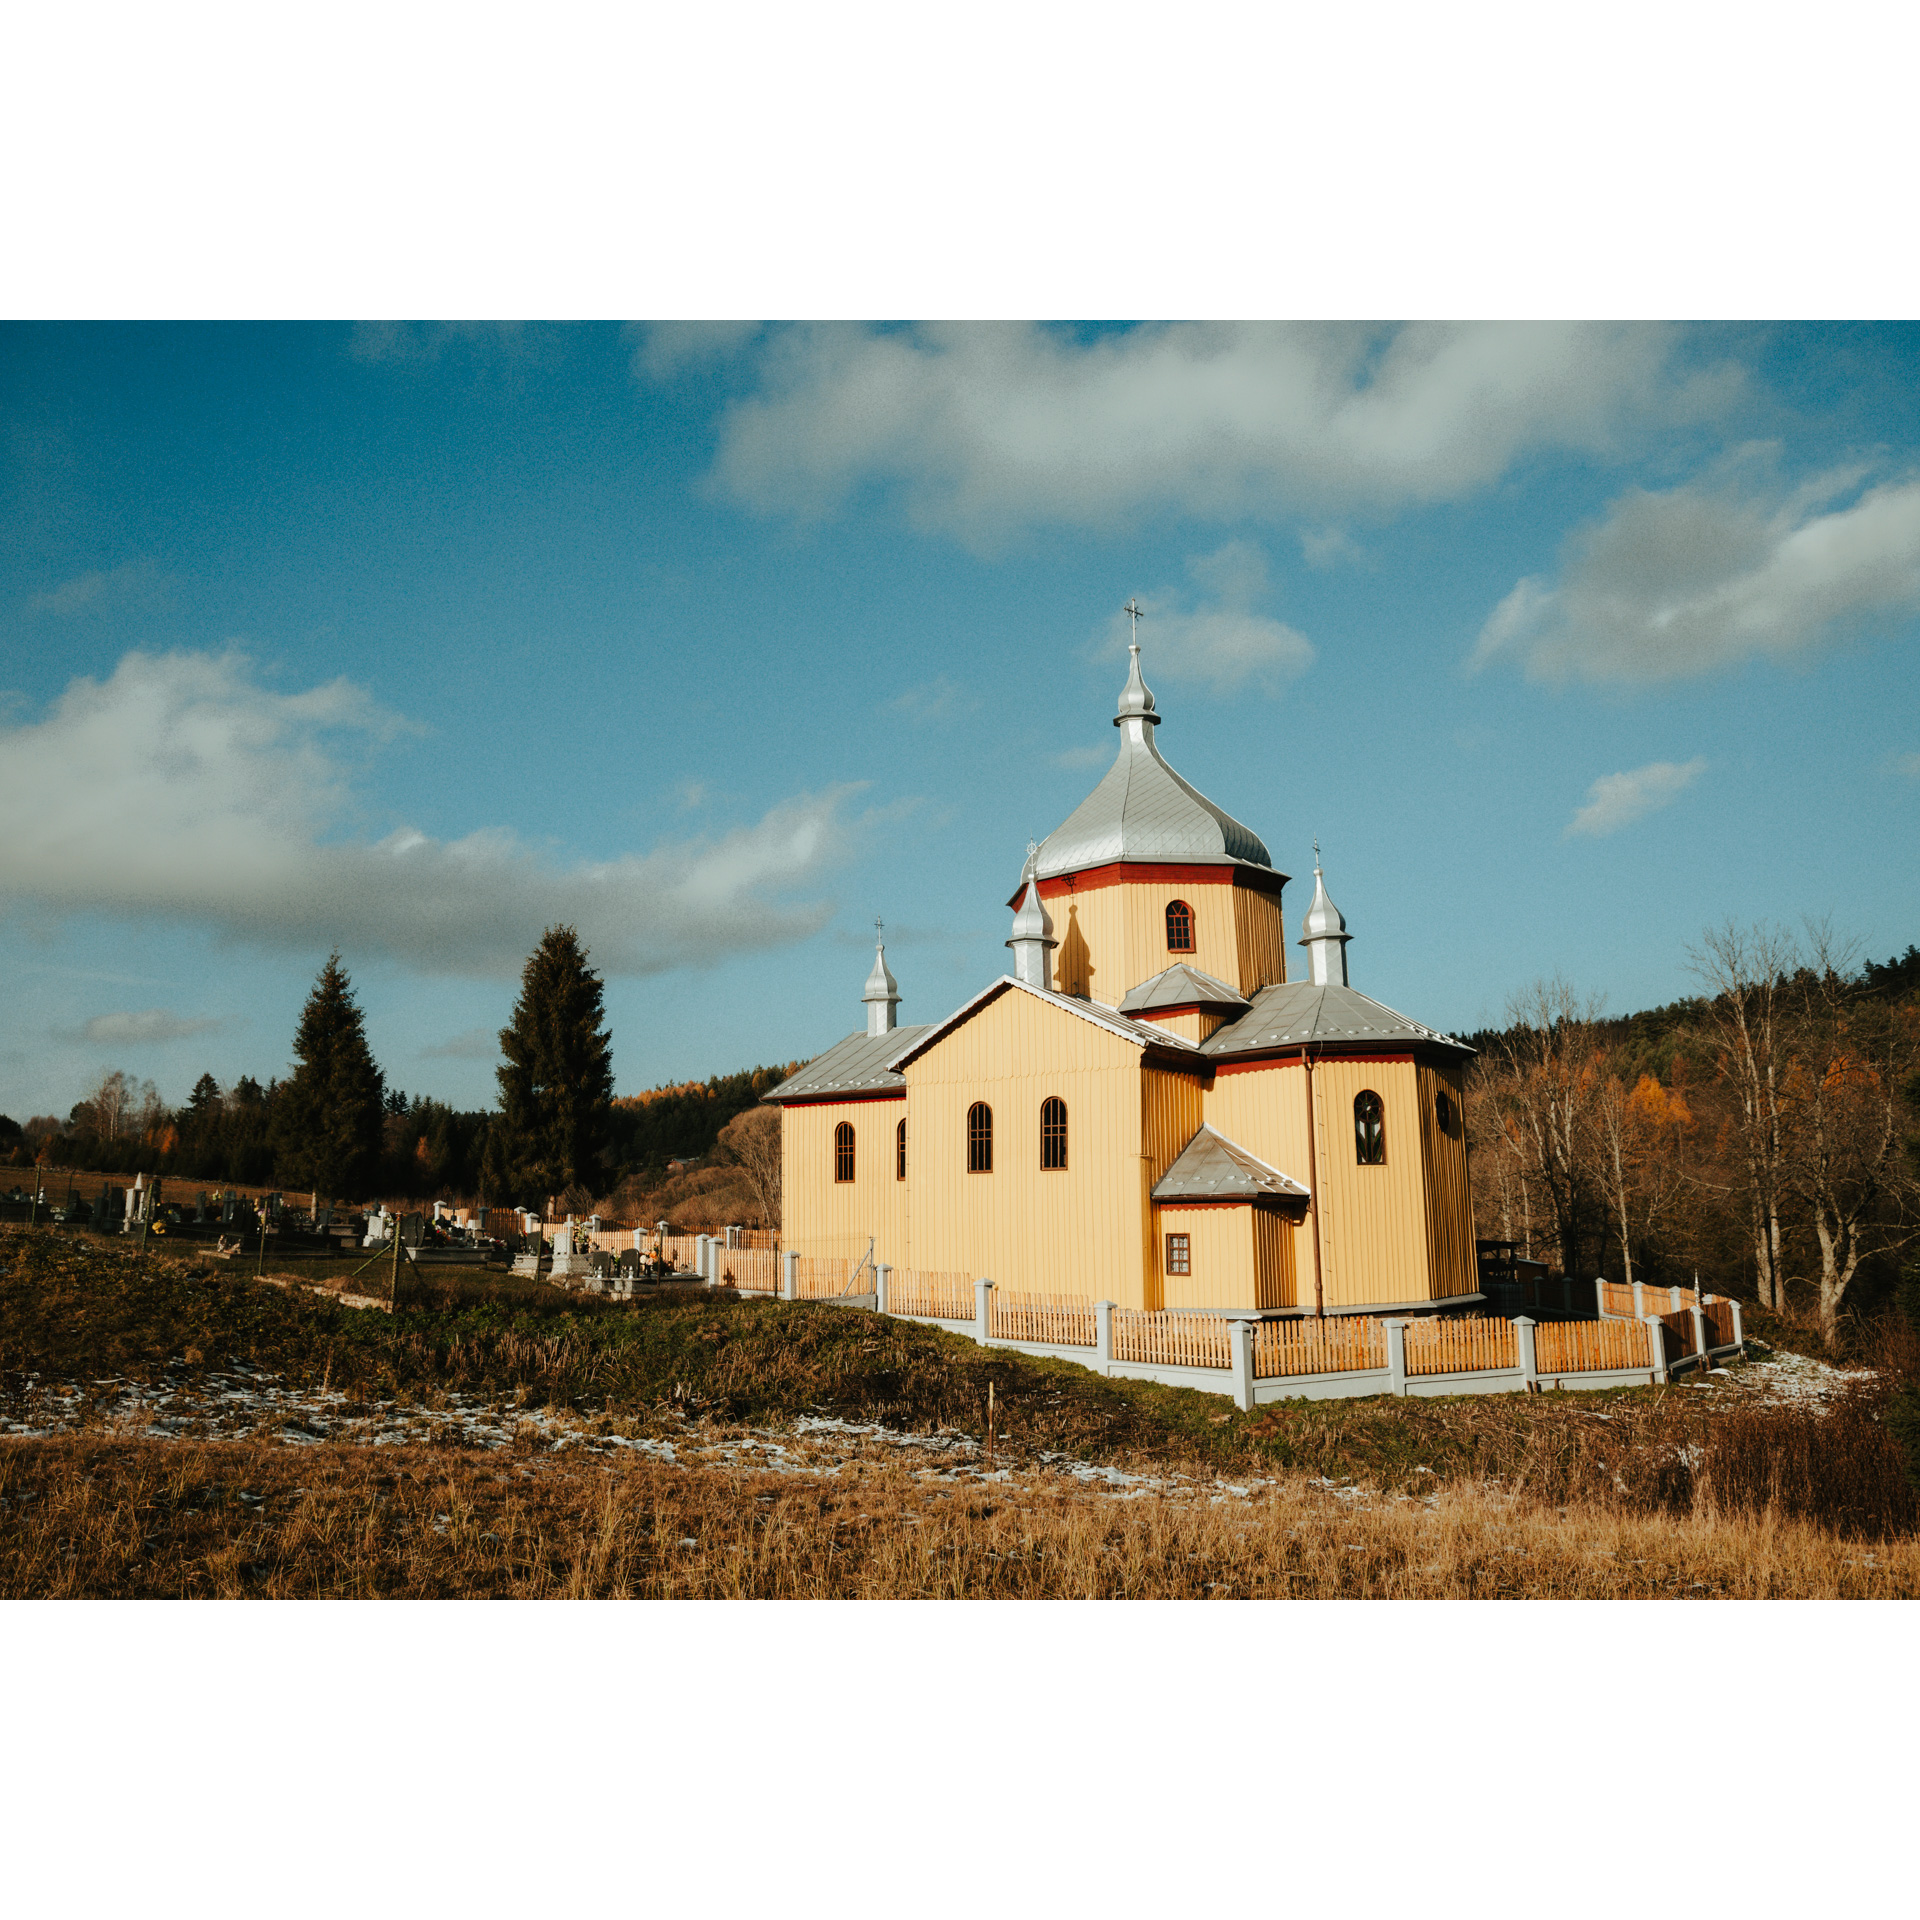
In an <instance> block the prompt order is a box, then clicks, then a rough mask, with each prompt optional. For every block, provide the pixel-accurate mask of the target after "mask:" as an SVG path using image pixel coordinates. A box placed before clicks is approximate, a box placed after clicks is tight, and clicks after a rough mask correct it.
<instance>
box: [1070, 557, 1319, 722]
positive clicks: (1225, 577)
mask: <svg viewBox="0 0 1920 1920" xmlns="http://www.w3.org/2000/svg"><path fill="white" fill-rule="evenodd" d="M1187 571H1188V573H1190V574H1191V575H1192V576H1193V578H1194V580H1195V582H1196V583H1197V584H1198V585H1199V586H1200V588H1201V589H1202V591H1203V592H1204V593H1206V594H1209V595H1211V596H1212V600H1211V603H1210V604H1208V603H1202V604H1201V605H1199V606H1187V605H1183V604H1182V600H1181V596H1179V595H1176V594H1174V593H1171V592H1167V593H1159V594H1142V595H1141V596H1140V605H1141V608H1142V610H1143V618H1142V620H1141V624H1140V654H1141V666H1142V671H1143V672H1144V673H1145V675H1146V680H1147V684H1148V686H1152V685H1153V684H1154V682H1155V681H1156V680H1162V679H1164V680H1169V681H1175V682H1178V681H1187V682H1190V683H1197V684H1199V685H1202V686H1205V687H1207V688H1209V689H1211V690H1212V691H1213V692H1215V693H1232V692H1234V691H1236V690H1237V689H1238V688H1240V687H1242V686H1244V685H1246V683H1247V682H1248V681H1249V680H1252V681H1256V682H1258V683H1259V684H1260V685H1262V686H1264V687H1266V688H1267V689H1268V690H1269V691H1277V690H1278V689H1279V688H1280V687H1281V686H1282V685H1284V684H1285V683H1286V682H1287V681H1289V680H1297V679H1298V678H1299V677H1300V675H1301V674H1303V673H1305V672H1306V670H1307V669H1308V668H1309V667H1310V666H1312V665H1313V660H1314V653H1313V644H1312V642H1311V641H1309V640H1308V639H1307V637H1306V635H1305V634H1303V633H1299V632H1296V631H1295V630H1294V629H1293V628H1292V627H1290V626H1288V625H1287V624H1286V623H1285V621H1282V620H1276V619H1274V618H1273V617H1272V616H1271V615H1269V614H1264V613H1260V612H1257V611H1256V610H1255V603H1256V602H1257V601H1258V600H1259V599H1260V598H1261V597H1262V596H1263V595H1264V594H1265V593H1266V591H1267V557H1266V555H1265V554H1264V553H1262V552H1261V550H1260V549H1259V548H1258V547H1256V546H1255V545H1253V543H1252V542H1251V541H1247V540H1229V541H1228V542H1227V544H1226V545H1225V546H1224V547H1221V548H1219V549H1218V550H1217V551H1216V552H1213V553H1205V554H1199V555H1196V556H1195V557H1194V558H1193V559H1191V560H1189V561H1188V562H1187ZM1131 637H1132V626H1131V623H1130V622H1129V620H1128V618H1127V616H1126V615H1125V614H1124V613H1115V614H1114V615H1113V617H1112V618H1111V619H1110V620H1109V621H1108V623H1107V628H1106V636H1105V642H1104V645H1103V647H1102V649H1101V650H1102V651H1103V652H1108V653H1111V652H1114V651H1116V650H1119V649H1124V647H1125V646H1126V643H1127V641H1128V640H1129V639H1130V638H1131Z"/></svg>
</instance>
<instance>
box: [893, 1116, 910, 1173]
mask: <svg viewBox="0 0 1920 1920" xmlns="http://www.w3.org/2000/svg"><path fill="white" fill-rule="evenodd" d="M893 1177H894V1178H895V1179H896V1180H904V1179H905V1178H906V1177H907V1123H906V1121H905V1120H902V1121H901V1122H900V1124H899V1125H898V1126H897V1127H895V1128H894V1130H893Z"/></svg>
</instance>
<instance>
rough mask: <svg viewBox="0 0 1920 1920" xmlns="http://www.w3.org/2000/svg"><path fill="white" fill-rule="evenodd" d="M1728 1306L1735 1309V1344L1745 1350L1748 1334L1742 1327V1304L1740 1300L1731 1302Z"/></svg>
mask: <svg viewBox="0 0 1920 1920" xmlns="http://www.w3.org/2000/svg"><path fill="white" fill-rule="evenodd" d="M1727 1305H1728V1306H1730V1307H1731V1308H1732V1309H1733V1344H1734V1345H1735V1346H1736V1347H1742V1348H1744V1347H1745V1346H1746V1344H1747V1334H1746V1329H1745V1327H1744V1326H1742V1325H1741V1322H1740V1302H1739V1301H1738V1300H1729V1301H1728V1302H1727Z"/></svg>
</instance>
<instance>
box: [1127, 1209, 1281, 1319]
mask: <svg viewBox="0 0 1920 1920" xmlns="http://www.w3.org/2000/svg"><path fill="white" fill-rule="evenodd" d="M1153 1216H1154V1231H1155V1233H1156V1235H1158V1236H1159V1239H1158V1245H1157V1251H1158V1253H1159V1255H1160V1260H1161V1263H1162V1265H1164V1264H1165V1261H1166V1238H1165V1236H1166V1235H1167V1234H1170V1233H1184V1234H1185V1235H1186V1236H1187V1243H1188V1248H1189V1251H1190V1253H1191V1256H1192V1257H1191V1259H1190V1261H1189V1265H1190V1266H1191V1267H1192V1269H1193V1271H1192V1272H1191V1273H1189V1274H1178V1273H1169V1274H1166V1275H1165V1276H1164V1277H1163V1278H1162V1281H1161V1287H1162V1291H1163V1301H1162V1304H1163V1306H1164V1307H1166V1308H1168V1309H1171V1308H1175V1307H1253V1306H1257V1305H1258V1304H1259V1302H1258V1301H1257V1300H1256V1299H1255V1297H1254V1296H1255V1294H1256V1293H1257V1292H1258V1290H1259V1281H1258V1275H1257V1271H1256V1267H1257V1261H1256V1258H1255V1250H1254V1234H1253V1208H1252V1207H1250V1206H1240V1207H1180V1206H1165V1207H1155V1208H1154V1210H1153Z"/></svg>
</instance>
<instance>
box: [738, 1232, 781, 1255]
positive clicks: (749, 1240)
mask: <svg viewBox="0 0 1920 1920" xmlns="http://www.w3.org/2000/svg"><path fill="white" fill-rule="evenodd" d="M740 1245H741V1246H742V1247H744V1248H745V1249H746V1250H747V1251H748V1252H750V1253H777V1252H778V1251H779V1248H780V1236H779V1234H777V1233H776V1232H775V1231H774V1230H773V1228H771V1227H742V1228H741V1229H740Z"/></svg>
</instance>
